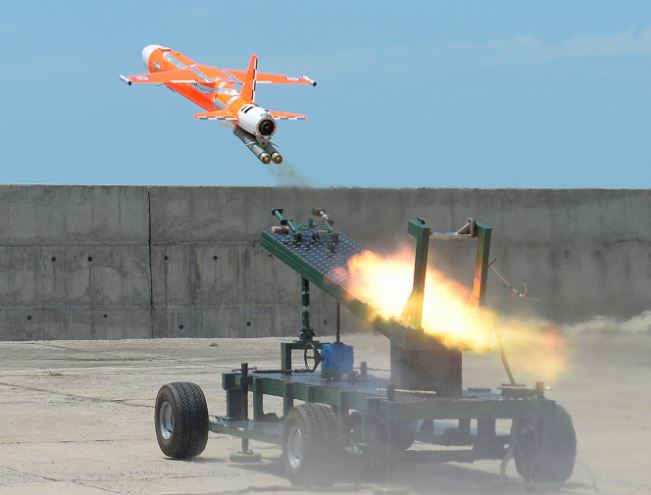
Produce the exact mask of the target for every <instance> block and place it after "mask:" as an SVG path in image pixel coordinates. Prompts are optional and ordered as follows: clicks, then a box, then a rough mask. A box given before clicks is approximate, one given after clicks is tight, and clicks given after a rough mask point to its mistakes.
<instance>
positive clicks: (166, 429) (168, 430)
mask: <svg viewBox="0 0 651 495" xmlns="http://www.w3.org/2000/svg"><path fill="white" fill-rule="evenodd" d="M158 425H159V426H160V433H161V435H163V438H164V439H165V440H169V439H170V438H171V437H172V434H173V433H174V412H173V411H172V405H171V404H170V403H169V402H167V401H165V402H163V403H162V404H161V406H160V411H159V412H158Z"/></svg>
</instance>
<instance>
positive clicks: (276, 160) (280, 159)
mask: <svg viewBox="0 0 651 495" xmlns="http://www.w3.org/2000/svg"><path fill="white" fill-rule="evenodd" d="M271 159H272V160H273V162H274V163H275V164H276V165H280V164H281V163H282V162H283V155H281V154H280V153H278V152H277V151H274V152H273V153H272V154H271Z"/></svg>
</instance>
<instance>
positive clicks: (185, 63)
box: [120, 45, 316, 164]
mask: <svg viewBox="0 0 651 495" xmlns="http://www.w3.org/2000/svg"><path fill="white" fill-rule="evenodd" d="M142 60H143V62H145V65H146V66H147V68H148V69H149V70H150V73H148V74H138V75H135V76H128V77H127V76H122V75H121V76H120V79H121V80H122V81H124V82H125V83H127V84H128V85H129V86H131V85H132V84H164V85H165V86H167V87H168V88H169V89H171V90H172V91H174V92H176V93H178V94H180V95H182V96H185V97H186V98H187V99H188V100H190V101H192V102H193V103H195V104H197V105H199V106H200V107H201V108H203V109H204V110H206V111H205V112H200V113H197V114H195V116H194V117H195V118H197V119H202V120H223V121H227V122H229V123H231V124H233V132H234V134H235V135H236V136H237V137H238V138H239V139H240V140H241V141H242V142H243V143H244V144H245V146H246V147H247V148H249V150H251V152H252V153H253V154H254V155H255V156H256V157H257V158H258V159H259V160H260V161H261V162H262V163H264V164H268V163H269V162H271V161H272V160H273V162H274V163H282V161H283V157H282V155H281V154H280V153H278V151H277V150H276V149H275V148H274V147H273V144H272V143H271V137H272V136H273V135H274V133H275V132H276V127H277V126H276V121H277V120H305V119H306V118H307V117H306V116H305V115H301V114H298V113H289V112H276V111H269V110H265V109H264V108H262V107H260V106H258V105H257V104H256V103H255V87H256V84H257V83H268V84H309V85H310V86H316V82H315V81H313V80H312V79H310V78H309V77H307V76H301V77H290V76H285V75H282V74H267V73H264V72H257V67H258V57H256V56H255V55H252V56H251V60H250V61H249V67H248V68H247V69H246V70H245V71H244V70H236V69H219V68H217V67H211V66H209V65H201V64H198V63H196V62H195V61H193V60H191V59H189V58H188V57H186V56H185V55H183V54H182V53H180V52H177V51H175V50H172V49H171V48H166V47H164V46H160V45H148V46H146V47H145V48H144V49H143V50H142Z"/></svg>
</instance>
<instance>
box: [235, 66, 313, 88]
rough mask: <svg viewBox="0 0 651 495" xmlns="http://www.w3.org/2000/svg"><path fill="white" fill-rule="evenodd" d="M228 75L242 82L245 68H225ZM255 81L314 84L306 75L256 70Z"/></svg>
mask: <svg viewBox="0 0 651 495" xmlns="http://www.w3.org/2000/svg"><path fill="white" fill-rule="evenodd" d="M226 72H228V73H229V74H230V75H232V76H233V77H234V78H236V79H238V80H239V81H240V82H244V80H245V79H246V74H247V72H246V71H245V70H237V69H226ZM255 82H257V83H260V84H308V85H310V86H316V81H313V80H312V79H310V78H309V77H307V76H300V77H292V76H286V75H284V74H269V73H268V72H256V75H255Z"/></svg>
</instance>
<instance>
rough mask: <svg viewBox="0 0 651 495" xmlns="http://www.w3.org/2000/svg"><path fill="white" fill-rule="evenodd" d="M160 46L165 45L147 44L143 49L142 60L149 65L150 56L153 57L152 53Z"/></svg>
mask: <svg viewBox="0 0 651 495" xmlns="http://www.w3.org/2000/svg"><path fill="white" fill-rule="evenodd" d="M159 48H165V47H164V46H160V45H147V46H146V47H144V48H143V49H142V61H143V62H144V63H145V66H147V67H149V57H151V54H152V53H154V51H155V50H158V49H159Z"/></svg>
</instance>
